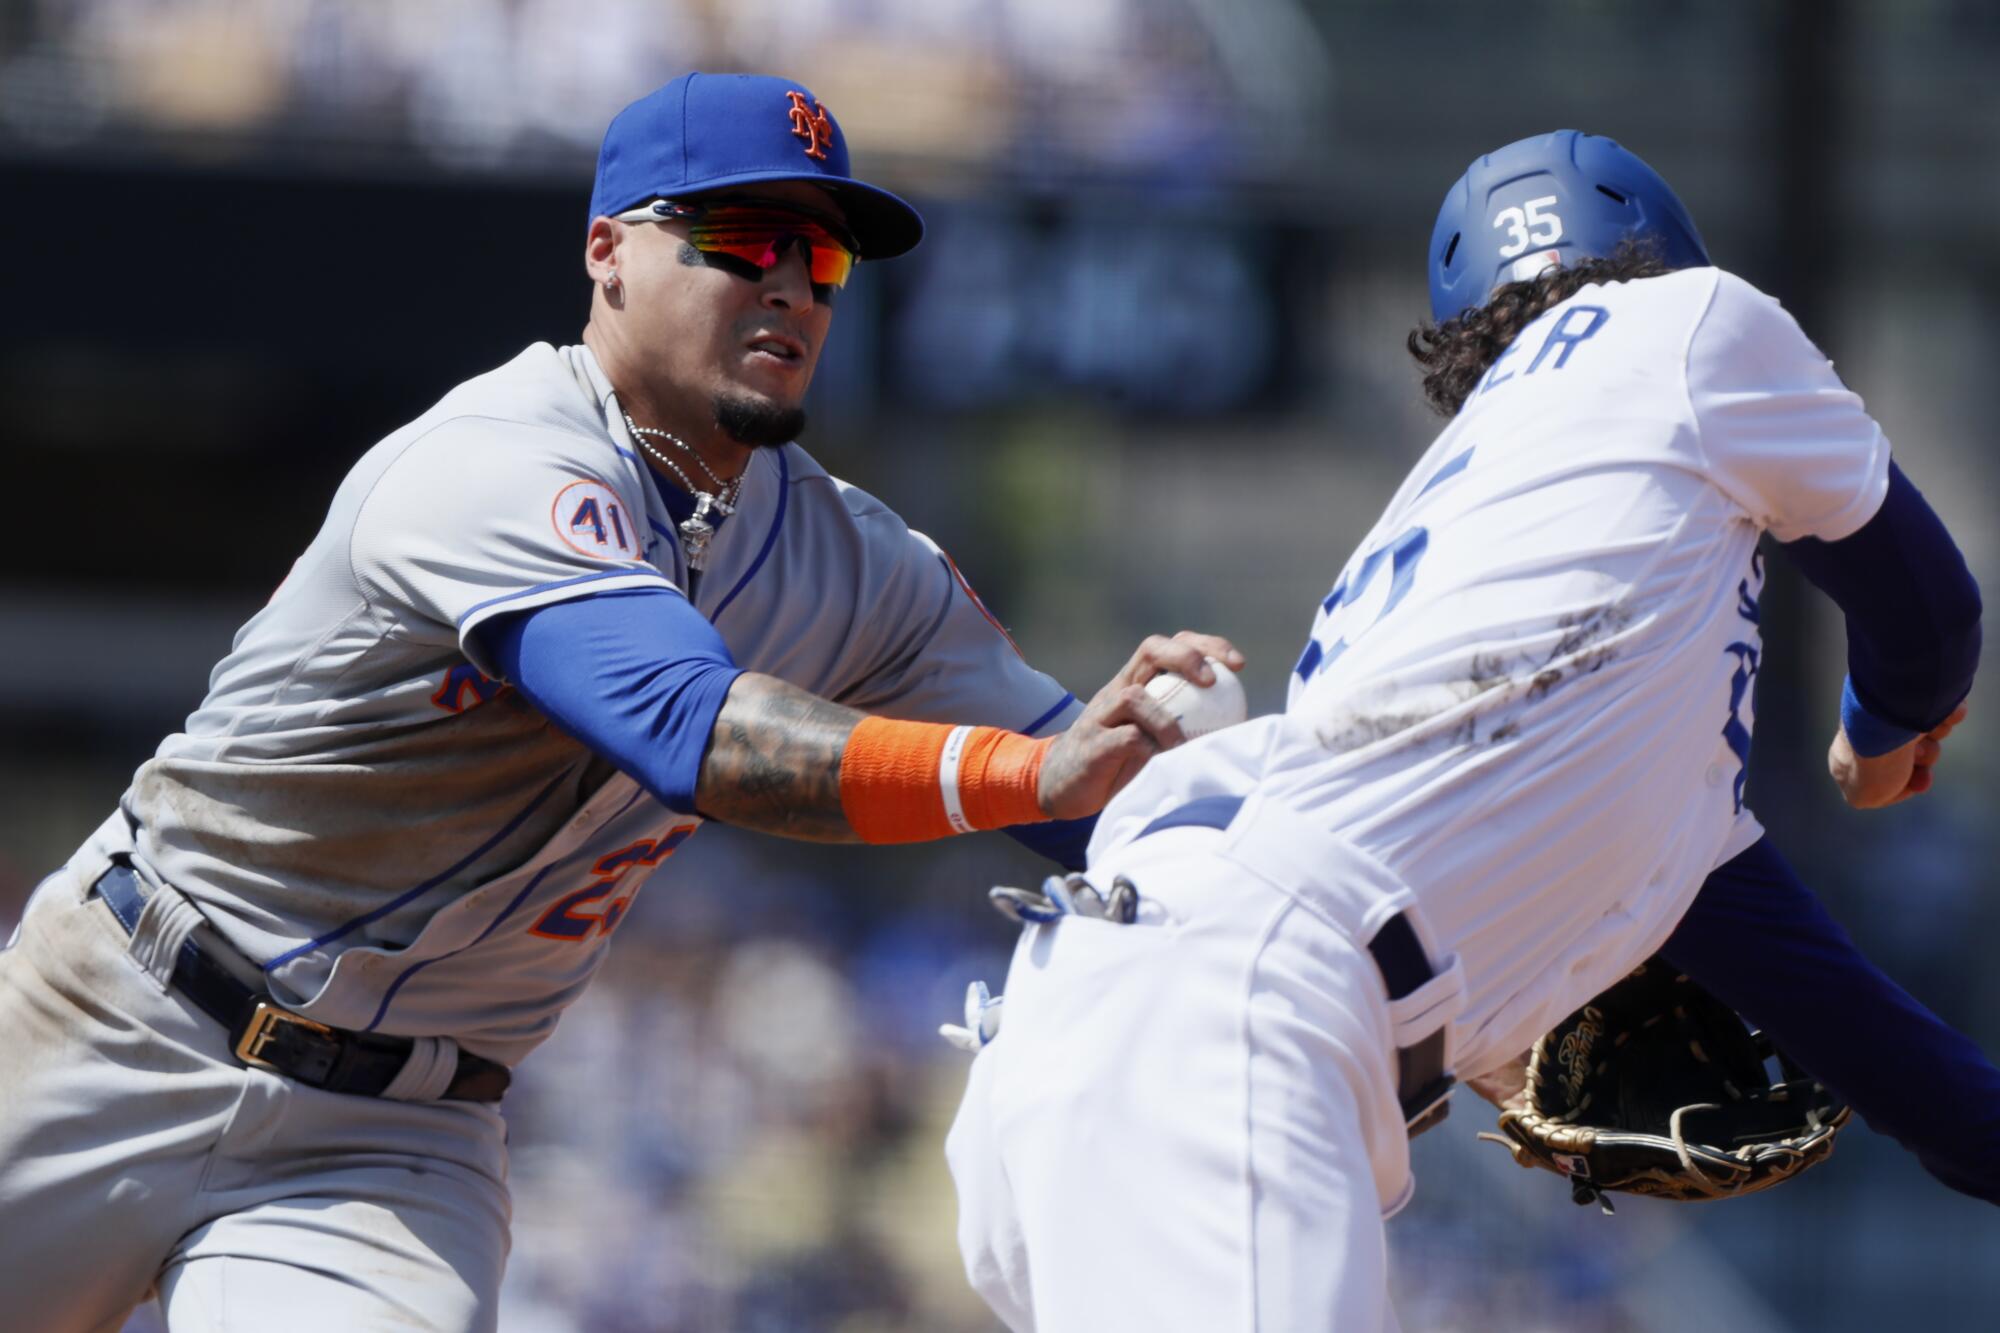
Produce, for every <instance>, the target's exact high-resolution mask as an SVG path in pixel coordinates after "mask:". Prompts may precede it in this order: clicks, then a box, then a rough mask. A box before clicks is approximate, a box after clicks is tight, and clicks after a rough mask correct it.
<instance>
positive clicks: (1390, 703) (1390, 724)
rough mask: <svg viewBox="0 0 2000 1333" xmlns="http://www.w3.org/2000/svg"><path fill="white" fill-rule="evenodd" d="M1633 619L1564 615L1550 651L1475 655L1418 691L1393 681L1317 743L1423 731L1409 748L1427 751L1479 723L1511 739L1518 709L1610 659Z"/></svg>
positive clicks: (1467, 739) (1600, 612) (1337, 720)
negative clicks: (1462, 668) (1456, 674)
mask: <svg viewBox="0 0 2000 1333" xmlns="http://www.w3.org/2000/svg"><path fill="white" fill-rule="evenodd" d="M1632 621H1633V613H1632V610H1631V608H1630V607H1629V606H1627V605H1625V604H1623V603H1615V602H1614V603H1608V604H1606V605H1603V606H1597V607H1592V608H1590V609H1588V610H1584V611H1572V612H1568V613H1565V614H1564V615H1562V616H1559V617H1558V618H1557V619H1556V628H1557V630H1558V631H1559V633H1558V635H1557V638H1556V641H1555V642H1554V643H1553V644H1551V645H1550V646H1549V647H1548V648H1546V649H1542V650H1538V651H1531V652H1518V653H1513V654H1509V653H1504V652H1475V653H1473V655H1472V659H1471V661H1470V662H1469V663H1468V664H1467V669H1466V673H1465V675H1464V676H1463V677H1462V678H1460V679H1458V680H1454V681H1447V682H1444V683H1442V684H1440V685H1434V686H1429V687H1426V688H1424V689H1421V690H1419V689H1403V688H1398V687H1397V686H1395V685H1393V684H1391V685H1389V686H1387V687H1386V688H1382V689H1378V690H1377V691H1375V692H1374V693H1375V695H1376V698H1375V700H1374V701H1372V703H1371V706H1365V707H1357V708H1355V709H1354V710H1352V711H1350V712H1345V713H1340V714H1336V715H1335V716H1334V717H1333V718H1332V719H1330V720H1329V721H1328V722H1327V723H1326V724H1324V725H1323V726H1321V727H1320V729H1319V737H1320V741H1321V743H1322V744H1324V745H1326V746H1327V747H1328V748H1329V749H1332V750H1335V751H1347V750H1358V749H1362V748H1364V747H1366V746H1369V745H1374V744H1376V743H1378V742H1381V741H1386V740H1390V739H1392V738H1395V737H1399V736H1404V735H1406V734H1408V733H1414V732H1421V733H1422V734H1421V735H1415V736H1411V738H1410V739H1411V744H1412V745H1414V746H1417V747H1420V749H1419V750H1418V752H1419V753H1429V752H1435V751H1438V750H1444V749H1452V748H1457V747H1460V746H1466V745H1474V744H1477V743H1478V742H1479V740H1480V739H1481V725H1482V723H1484V724H1485V725H1486V730H1485V739H1486V741H1487V742H1488V743H1491V744H1501V743H1504V742H1506V741H1510V740H1512V739H1514V738H1515V737H1517V736H1519V735H1520V734H1521V729H1522V720H1521V712H1522V709H1523V706H1525V705H1529V704H1537V703H1540V702H1541V701H1543V700H1544V699H1547V698H1548V697H1549V696H1550V695H1551V694H1552V693H1554V692H1555V691H1556V689H1557V688H1558V687H1560V686H1561V685H1562V684H1563V683H1564V682H1566V681H1572V680H1576V679H1578V678H1580V677H1583V676H1588V675H1592V674H1594V673H1596V672H1598V671H1601V670H1602V669H1603V668H1604V667H1605V666H1606V664H1608V663H1610V662H1612V661H1615V660H1616V659H1617V657H1618V653H1619V642H1618V641H1619V636H1620V635H1621V634H1622V633H1623V632H1624V630H1625V629H1626V628H1627V627H1629V626H1630V625H1631V623H1632ZM1502 713H1504V714H1505V716H1504V718H1503V717H1502V716H1499V715H1500V714H1502Z"/></svg>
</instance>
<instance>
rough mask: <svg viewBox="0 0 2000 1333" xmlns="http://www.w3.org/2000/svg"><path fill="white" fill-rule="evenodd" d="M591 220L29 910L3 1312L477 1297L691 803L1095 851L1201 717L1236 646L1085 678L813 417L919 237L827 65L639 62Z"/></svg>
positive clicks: (2, 1259)
mask: <svg viewBox="0 0 2000 1333" xmlns="http://www.w3.org/2000/svg"><path fill="white" fill-rule="evenodd" d="M591 219H592V220H591V222H590V226H589V231H588V236H587V241H586V266H587V269H588V271H589V274H590V276H591V279H592V282H593V292H592V307H591V316H590V323H589V326H588V327H587V328H586V330H585V333H584V339H583V343H582V345H580V346H571V347H560V348H559V347H552V346H549V345H546V344H537V345H535V346H533V347H530V348H528V349H527V350H526V351H524V352H522V353H521V354H520V355H519V356H517V357H515V358H514V359H513V360H512V361H510V362H508V363H507V364H506V365H504V366H502V367H500V368H499V369H497V370H495V371H492V372H490V373H488V374H484V375H481V376H478V377H476V378H474V379H472V380H470V381H468V382H466V383H464V384H462V385H460V386H458V387H457V388H456V389H454V390H452V391H451V392H450V393H449V394H447V395H446V396H445V398H444V399H443V400H442V401H441V402H439V403H438V404H437V405H436V406H435V407H433V408H432V409H431V410H430V411H428V412H426V413H425V414H424V415H422V416H421V417H419V418H418V419H417V420H415V421H413V422H411V423H410V424H409V425H407V426H405V427H403V428H402V429H400V430H398V431H396V432H395V433H393V434H392V435H390V436H389V437H388V438H387V439H385V440H383V441H382V442H381V443H380V444H378V445H376V446H375V447H374V448H373V449H371V450H370V451H369V452H368V453H367V454H366V455H365V456H364V457H363V458H362V459H361V460H360V462H359V463H358V464H357V465H356V466H355V467H354V469H353V471H352V472H351V473H350V474H349V475H348V477H347V479H346V481H345V482H344V483H343V484H342V486H341V487H340V489H339V491H338V493H337V494H336V495H335V497H334V499H333V503H332V507H331V509H330V511H329V513H328V515H327V518H326V522H325V525H324V526H323V527H322V528H321V530H320V532H319V534H318V535H317V537H315V538H314V540H313V542H312V544H311V545H310V546H308V547H307V549H306V551H305V553H304V554H303V555H301V556H300V557H299V559H298V561H297V563H296V564H295V565H294V566H293V568H292V571H291V573H290V575H289V576H288V577H287V579H286V580H285V582H284V584H283V585H282V586H281V587H280V588H279V590H278V591H277V593H276V594H275V595H274V596H273V598H272V599H271V602H270V604H269V605H267V606H266V607H265V608H264V609H263V610H261V611H260V612H258V613H257V614H256V615H255V616H254V617H253V618H252V619H251V620H250V622H249V623H248V624H247V625H245V626H244V627H243V629H242V631H241V632H240V633H239V634H238V636H237V638H236V641H235V644H234V646H233V648H232V650H231V652H230V653H229V655H228V656H227V657H225V658H224V659H223V661H222V662H221V663H220V664H219V665H218V666H217V667H216V669H215V672H214V674H213V677H212V679H211V681H210V689H209V694H208V697H207V698H206V700H204V701H203V703H202V705H201V707H200V708H199V709H198V710H197V711H196V712H195V713H194V714H193V715H192V716H191V717H190V718H189V719H188V722H187V724H186V729H185V731H184V732H182V733H180V734H177V735H173V736H170V737H168V738H167V739H166V740H165V741H164V742H163V743H162V744H161V746H160V748H159V750H158V753H157V754H156V755H155V756H154V757H153V758H152V759H150V760H149V761H147V762H146V763H145V764H144V765H143V766H141V768H140V769H139V771H138V773H137V774H136V775H135V777H134V779H133V781H132V785H131V787H130V789H129V790H128V791H127V792H126V794H125V796H124V798H123V799H122V800H121V801H120V802H119V805H118V808H117V810H116V811H115V812H113V814H112V815H111V817H110V818H109V819H107V820H106V821H105V822H104V824H103V825H102V827H100V828H99V829H98V830H97V831H96V832H95V833H93V834H92V835H91V836H90V838H89V839H88V841H87V842H86V843H85V844H84V846H83V847H82V848H81V849H80V850H79V851H78V852H77V854H76V855H75V856H74V857H73V858H72V859H71V861H70V863H69V864H68V865H67V866H65V867H64V868H63V869H61V870H60V871H58V872H57V873H55V874H54V875H52V876H50V877H49V878H48V879H47V880H46V881H44V882H43V884H42V885H41V886H40V887H39V888H38V889H37V891H36V893H35V896H34V897H33V899H32V900H31V901H30V904H29V906H28V909H27V911H26V913H25V915H24V919H23V922H22V924H21V927H20V928H19V930H18V931H17V932H16V937H15V940H14V941H13V943H12V944H11V945H10V947H9V949H8V950H7V951H6V952H5V953H0V1033H4V1034H5V1044H4V1046H0V1233H4V1235H5V1237H6V1241H5V1244H4V1245H0V1328H5V1329H10V1330H11V1329H33V1330H37V1333H60V1331H66V1330H95V1329H116V1328H117V1327H118V1326H119V1324H120V1323H121V1322H122V1321H123V1320H124V1319H125V1318H126V1316H127V1314H128V1313H129V1312H130V1310H131V1309H132V1308H133V1307H134V1306H135V1305H136V1304H137V1303H138V1302H140V1301H142V1300H143V1299H145V1298H146V1297H147V1295H148V1294H149V1292H155V1291H156V1292H157V1294H158V1296H159V1298H160V1301H161V1305H162V1308H163V1310H164V1312H165V1315H166V1318H167V1321H168V1324H169V1326H170V1327H171V1328H173V1329H175V1330H184V1329H195V1328H200V1329H213V1328H225V1329H250V1328H256V1329H270V1328H277V1327H283V1328H287V1329H319V1328H325V1329H336V1328H337V1329H342V1330H346V1329H353V1328H361V1327H371V1328H372V1327H379V1326H383V1325H385V1324H390V1323H393V1324H395V1325H396V1326H397V1327H405V1326H408V1327H421V1328H430V1329H451V1330H457V1329H475V1328H490V1327H492V1326H493V1325H494V1322H495V1303H496V1293H497V1289H498V1286H499V1281H500V1274H501V1268H502V1264H503V1262H504V1258H505V1255H506V1252H507V1244H508V1239H507V1237H508V1217H509V1204H508V1195H507V1187H506V1152H505V1143H504V1138H505V1136H504V1133H503V1127H502V1123H501V1120H500V1117H499V1114H498V1112H497V1110H496V1107H495V1103H496V1102H497V1100H498V1099H499V1097H500V1095H501V1093H502V1092H503V1091H504V1089H505V1088H506V1085H507V1082H508V1077H509V1075H508V1070H509V1068H510V1067H511V1066H513V1065H514V1064H515V1063H516V1062H518V1061H519V1060H520V1059H521V1058H522V1057H523V1056H525V1055H526V1054H527V1053H528V1052H529V1051H530V1050H532V1049H533V1048H534V1047H535V1045H536V1044H537V1043H539V1042H540V1041H542V1040H543V1039H544V1038H546V1037H547V1036H548V1035H549V1033H550V1031H551V1030H552V1029H553V1028H554V1026H555V1023H556V1020H557V1018H558V1016H559V1015H560V1013H561V1012H562V1010H563V1008H564V1006H565V1005H566V1004H568V1003H569V1001H570V1000H571V999H573V998H574V997H575V996H576V995H577V993H578V992H579V991H580V990H581V989H582V988H583V987H584V986H585V984H587V983H588V981H589V980H590V977H591V975H592V973H593V972H594V971H595V970H596V968H597V966H598V964H599V962H600V961H601V960H602V958H603V956H604V953H605V950H606V948H607V946H608V945H609V942H610V940H611V937H612V935H613V934H614V933H615V932H616V931H617V929H618V926H619V924H620V922H621V921H622V920H623V919H624V917H625V915H626V913H627V912H628V911H629V910H630V909H631V904H632V900H633V896H634V895H635V894H636V893H637V891H638V889H639V886H640V885H641V883H642V882H644V880H645V879H646V878H647V877H648V876H649V875H650V873H651V872H652V871H653V870H655V869H656V868H657V867H658V866H659V865H660V864H661V863H662V862H664V861H666V860H667V859H668V858H669V857H671V856H672V855H673V854H674V852H675V851H676V849H678V848H679V847H680V846H681V845H682V844H683V843H684V842H685V841H686V840H687V838H688V837H690V836H691V835H692V834H693V833H694V832H695V831H696V829H697V828H698V827H699V826H700V824H701V823H702V821H703V819H704V818H705V817H706V818H716V819H721V820H724V821H726V822H730V823H734V824H739V825H742V826H745V827H749V828H755V829H762V830H765V831H768V832H773V833H779V834H783V835H786V836H792V837H802V838H814V839H821V840H827V841H853V840H867V841H875V842H895V841H909V840H916V839H922V838H930V837H942V836H948V835H950V834H953V833H957V832H964V831H968V830H971V829H980V828H1001V827H1011V828H1014V829H1016V830H1017V831H1019V830H1022V829H1027V830H1031V831H1030V832H1029V833H1028V834H1026V835H1025V836H1023V840H1024V841H1029V842H1030V843H1031V845H1034V843H1035V841H1036V838H1037V836H1039V839H1040V845H1041V846H1042V847H1043V849H1044V850H1049V851H1052V852H1060V851H1062V849H1063V846H1064V843H1065V838H1066V836H1067V838H1068V842H1069V843H1070V844H1071V846H1070V849H1069V853H1068V854H1067V855H1066V856H1061V855H1059V856H1058V859H1068V860H1071V861H1072V862H1074V861H1076V860H1077V859H1078V854H1080V851H1081V847H1080V845H1076V844H1079V843H1080V838H1079V837H1077V836H1076V835H1077V834H1078V833H1079V832H1087V825H1083V824H1064V823H1062V822H1060V821H1062V820H1082V819H1083V817H1086V816H1090V815H1093V814H1095V812H1096V811H1097V810H1098V809H1099V808H1100V807H1101V806H1102V805H1103V804H1104V802H1105V801H1106V800H1107V799H1109V797H1110V796H1111V795H1112V794H1113V793H1114V792H1115V791H1116V790H1118V788H1119V787H1120V786H1122V785H1123V784H1124V782H1125V781H1126V780H1128V779H1129V778H1130V777H1131V775H1132V774H1133V773H1134V772H1136V771H1137V769H1138V767H1139V766H1140V765H1141V764H1143V763H1144V762H1145V761H1146V759H1147V758H1148V757H1149V756H1150V755H1151V754H1153V753H1154V752H1155V751H1156V750H1158V749H1159V748H1161V747H1164V746H1170V745H1173V744H1176V743H1178V742H1179V741H1180V739H1181V734H1180V730H1179V727H1178V725H1177V724H1176V723H1175V722H1174V720H1173V719H1172V717H1171V716H1169V715H1168V714H1167V713H1166V712H1165V711H1164V710H1163V709H1161V707H1160V706H1159V705H1158V704H1157V703H1156V702H1155V701H1153V700H1152V699H1151V698H1150V697H1149V696H1147V695H1146V693H1145V691H1144V690H1143V688H1141V687H1142V686H1143V684H1144V682H1145V681H1146V680H1147V679H1149V678H1150V677H1152V676H1153V675H1155V674H1157V673H1159V672H1160V671H1163V670H1175V671H1179V672H1180V673H1182V674H1184V675H1188V676H1191V677H1193V678H1195V679H1197V680H1202V681H1206V680H1208V679H1210V678H1211V676H1210V673H1209V672H1208V669H1207V668H1206V667H1205V666H1204V665H1203V659H1204V657H1205V656H1212V657H1215V658H1218V659H1219V660H1222V661H1225V662H1228V663H1229V664H1231V665H1238V664H1240V661H1241V659H1240V657H1239V655H1238V654H1236V652H1235V650H1234V649H1233V648H1232V647H1231V646H1230V645H1229V644H1227V643H1226V642H1224V641H1222V640H1220V639H1215V638H1211V637H1208V636H1202V635H1194V634H1182V635H1180V636H1177V637H1175V638H1173V639H1165V638H1153V639H1149V640H1147V642H1146V643H1145V644H1143V645H1142V646H1141V647H1140V649H1139V651H1138V652H1137V653H1136V654H1135V655H1134V656H1133V658H1132V660H1131V661H1130V662H1129V663H1128V664H1127V665H1126V666H1125V668H1124V669H1122V670H1121V671H1120V672H1119V673H1118V674H1117V675H1116V676H1115V677H1113V679H1112V680H1111V682H1110V683H1109V684H1108V685H1107V686H1106V687H1105V688H1104V689H1103V690H1102V691H1100V692H1099V694H1098V695H1097V696H1096V697H1095V698H1094V699H1093V700H1092V701H1091V702H1090V703H1089V704H1088V705H1087V706H1086V705H1084V704H1082V703H1080V702H1079V701H1078V700H1076V699H1075V698H1074V697H1073V696H1071V695H1070V694H1069V693H1067V692H1066V691H1065V690H1064V689H1063V688H1062V687H1061V686H1060V685H1058V684H1057V683H1056V682H1055V681H1053V680H1052V679H1050V678H1049V677H1047V676H1046V675H1043V674H1042V673H1040V672H1037V671H1035V670H1033V669H1032V668H1030V667H1029V666H1028V665H1027V663H1026V662H1024V661H1023V660H1022V658H1021V656H1020V654H1019V653H1018V652H1017V651H1016V649H1015V647H1014V645H1013V643H1012V642H1011V641H1010V640H1009V639H1008V637H1007V635H1006V634H1005V632H1004V631H1003V630H1002V629H1001V628H1000V627H999V625H998V624H997V623H996V622H995V621H994V620H993V619H992V618H991V617H990V616H989V615H988V614H987V613H986V611H985V610H984V608H983V607H982V606H981V605H980V603H979V601H978V599H977V598H976V597H975V596H974V595H973V593H972V591H971V589H970V587H969V586H967V584H966V583H965V581H964V580H963V578H961V577H960V576H959V574H958V571H957V570H956V568H955V567H954V566H953V565H952V563H951V561H950V560H949V559H948V558H947V557H946V556H945V555H944V554H943V552H942V551H940V550H939V548H938V547H937V546H936V545H934V544H933V543H932V542H930V541H929V540H928V539H927V538H925V537H923V536H922V535H921V534H919V533H915V532H912V531H911V530H910V529H909V528H907V527H906V526H905V525H904V524H903V523H902V521H901V520H899V519H898V518H897V517H896V516H895V515H894V514H893V513H891V512H889V511H888V510H887V509H886V508H884V507H883V506H882V505H881V504H880V503H879V502H878V501H876V500H875V499H873V498H872V497H870V496H868V495H866V494H864V493H863V492H861V491H859V490H856V489H855V488H853V487H851V486H848V485H846V484H845V483H843V482H840V481H838V480H836V479H835V478H833V477H830V476H828V475H827V474H826V472H824V471H823V470H821V468H820V467H819V466H818V465H817V464H816V463H815V462H814V461H813V460H812V459H811V458H810V457H809V456H808V455H807V454H806V453H805V452H804V451H803V450H801V449H800V448H799V447H798V445H797V444H795V443H790V442H789V441H791V440H792V439H793V438H794V437H795V436H796V435H797V434H798V432H799V430H800V429H801V426H802V424H803V417H802V414H801V413H800V411H799V403H800V401H801V399H802V398H803V396H804V393H805V390H806V386H807V384H808V382H809V381H810V379H811V377H812V372H813V367H814V364H815V361H816V359H817V356H818V353H819V351H820V348H821V346H822V345H823V343H824V340H825V338H826V336H827V332H828V327H829V322H830V320H831V308H830V306H831V302H832V300H833V297H834V294H835V291H836V290H837V289H838V288H839V287H840V286H841V285H842V284H843V283H844V282H845V281H846V279H847V276H848V274H849V272H850V270H851V268H852V266H853V263H854V262H855V260H856V259H857V258H858V257H863V256H865V257H868V258H886V257H890V256H894V255H897V254H900V253H903V252H904V251H907V250H909V249H910V248H911V247H912V246H914V245H915V244H916V243H917V241H918V240H919V238H920V237H921V235H922V223H921V220H920V219H919V218H918V216H917V214H916V212H915V211H914V210H913V209H911V208H910V206H909V205H908V204H906V203H904V202H903V201H902V200H900V199H898V198H896V197H895V196H894V195H892V194H889V193H888V192H886V191H883V190H880V189H877V188H875V187H873V186H870V185H867V184H864V183H863V182H861V181H858V180H856V179H854V177H853V176H852V174H851V173H850V171H849V168H848V155H847V145H846V142H845V139H844V138H843V136H842V134H841V132H840V129H839V127H838V125H837V123H836V122H835V121H834V120H833V118H832V116H831V115H830V114H828V112H827V111H826V109H825V108H824V107H823V106H822V105H821V104H820V103H819V102H818V101H817V99H815V98H814V97H813V95H812V94H811V93H810V92H809V91H808V90H806V89H805V88H803V87H801V86H799V85H797V84H794V83H791V82H788V81H785V80H780V79H773V78H763V77H755V76H747V75H730V76H710V75H689V76H686V77H683V78H681V79H678V80H676V81H674V82H673V83H670V84H668V85H667V86H666V87H664V88H661V89H659V90H658V91H657V92H655V93H653V94H651V95H650V96H648V97H646V98H644V99H641V100H640V101H638V102H636V103H634V104H633V105H632V106H630V107H628V108H627V109H626V110H625V111H624V112H622V113H621V114H620V115H619V116H618V118H617V119H616V120H615V121H614V122H613V123H612V125H611V127H610V129H609V131H608V132H607V134H606V137H605V141H604V146H603V150H602V152H601V154H600V157H599V161H598V170H597V179H596V189H595V194H594V197H593V199H592V201H591ZM1052 817H1053V818H1054V819H1055V820H1056V821H1058V822H1054V823H1050V822H1042V821H1048V820H1050V819H1051V818H1052Z"/></svg>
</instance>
